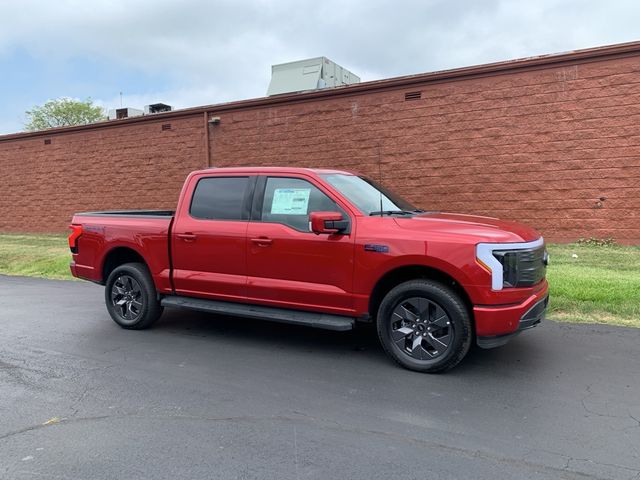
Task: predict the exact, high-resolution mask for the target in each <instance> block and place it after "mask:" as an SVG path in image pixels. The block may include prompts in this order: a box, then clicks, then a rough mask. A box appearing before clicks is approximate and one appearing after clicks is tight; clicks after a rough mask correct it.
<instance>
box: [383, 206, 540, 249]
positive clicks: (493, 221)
mask: <svg viewBox="0 0 640 480" xmlns="http://www.w3.org/2000/svg"><path fill="white" fill-rule="evenodd" d="M394 219H395V221H396V223H397V224H398V226H399V227H401V228H404V229H408V230H414V231H424V232H425V233H426V232H429V234H431V235H433V234H438V233H441V234H443V235H450V236H451V235H453V236H458V235H459V236H461V237H467V238H468V237H473V238H474V241H475V242H489V243H518V242H530V241H532V240H537V239H538V238H540V234H539V233H538V232H536V231H535V230H534V229H533V228H531V227H528V226H527V225H523V224H521V223H517V222H511V221H506V220H500V219H498V218H492V217H480V216H475V215H463V214H454V213H423V214H420V215H415V216H413V217H406V218H402V217H395V218H394Z"/></svg>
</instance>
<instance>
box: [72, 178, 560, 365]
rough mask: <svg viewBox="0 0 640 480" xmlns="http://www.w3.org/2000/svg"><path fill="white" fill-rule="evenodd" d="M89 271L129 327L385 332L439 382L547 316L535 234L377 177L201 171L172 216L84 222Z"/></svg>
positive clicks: (116, 216)
mask: <svg viewBox="0 0 640 480" xmlns="http://www.w3.org/2000/svg"><path fill="white" fill-rule="evenodd" d="M71 229H72V233H71V235H70V236H69V246H70V248H71V252H72V255H73V260H72V262H71V272H72V274H73V275H74V276H76V277H79V278H83V279H86V280H91V281H93V282H97V283H99V284H101V285H105V286H106V288H105V300H106V305H107V310H108V311H109V314H110V315H111V317H112V318H113V320H115V321H116V323H118V324H119V325H120V326H121V327H124V328H129V329H141V328H146V327H149V326H150V325H151V324H152V323H153V322H154V321H155V320H157V319H158V317H160V315H161V314H162V310H163V307H184V308H190V309H195V310H200V311H205V312H213V313H217V314H224V315H232V316H240V317H253V318H259V319H264V320H272V321H279V322H287V323H293V324H299V325H307V326H312V327H317V328H325V329H330V330H350V329H352V328H354V326H355V324H356V322H372V323H375V325H376V328H377V331H378V335H379V337H380V342H381V343H382V346H383V348H384V350H385V351H386V352H387V353H388V354H389V355H390V357H391V358H393V359H394V360H395V361H396V362H398V363H399V364H400V365H402V366H404V367H406V368H409V369H411V370H416V371H421V372H438V371H443V370H446V369H449V368H451V367H453V366H455V365H456V364H457V363H458V362H460V361H461V360H462V358H464V356H465V355H466V353H467V351H468V350H469V347H470V345H471V343H472V341H475V342H476V343H477V344H478V345H479V346H480V347H484V348H490V347H495V346H499V345H503V344H504V343H506V342H507V341H508V340H509V339H510V338H511V337H513V336H514V335H516V334H517V333H519V332H520V331H522V330H525V329H527V328H530V327H532V326H534V325H536V324H538V323H539V322H540V321H541V320H542V319H543V318H544V314H545V310H546V307H547V302H548V285H547V281H546V280H545V272H546V264H547V253H546V249H545V244H544V241H543V239H542V237H541V236H540V235H539V234H538V233H536V232H535V231H534V230H533V229H531V228H529V227H527V226H524V225H520V224H517V223H514V222H506V221H500V220H498V219H495V218H488V217H476V216H469V215H455V214H446V213H439V212H427V211H424V210H420V209H419V208H417V207H415V206H413V205H411V204H410V203H409V202H408V201H406V200H404V199H402V198H401V197H400V196H398V195H397V194H394V193H392V192H390V191H388V190H386V189H385V188H383V187H382V186H380V185H378V184H376V183H375V182H374V181H372V180H370V179H367V178H365V177H361V176H358V175H355V174H352V173H349V172H344V171H338V170H321V169H306V168H275V167H271V168H265V167H262V168H217V169H208V170H200V171H196V172H193V173H191V174H190V175H189V176H188V178H187V179H186V181H185V184H184V187H183V188H182V192H181V194H180V199H179V201H178V207H177V210H176V211H175V212H173V211H111V212H89V213H78V214H76V215H74V217H73V220H72V225H71Z"/></svg>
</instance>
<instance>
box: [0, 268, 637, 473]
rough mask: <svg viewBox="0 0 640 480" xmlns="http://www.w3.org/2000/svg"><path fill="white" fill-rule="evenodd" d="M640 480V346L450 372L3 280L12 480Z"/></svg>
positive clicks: (545, 350)
mask: <svg viewBox="0 0 640 480" xmlns="http://www.w3.org/2000/svg"><path fill="white" fill-rule="evenodd" d="M34 478H37V479H47V478H51V479H92V480H94V479H278V480H284V479H385V480H387V479H430V480H431V479H463V478H471V479H502V478H505V479H507V478H509V479H525V478H526V479H554V480H557V479H587V478H603V479H616V480H618V479H620V480H625V479H635V480H638V479H640V329H638V330H636V329H628V328H617V327H606V326H594V325H570V324H562V323H555V322H553V321H546V322H545V323H544V324H543V325H541V326H539V327H537V328H535V329H533V330H531V331H528V332H526V333H524V334H522V335H521V336H519V337H517V338H516V339H514V340H513V341H512V342H511V343H510V344H508V345H506V346H504V347H502V348H499V349H495V350H488V351H487V350H479V349H477V350H473V351H472V352H471V353H470V355H469V356H468V357H467V358H466V360H465V361H463V363H462V364H460V365H459V366H458V367H457V368H455V369H454V370H452V371H450V372H448V373H446V374H441V375H425V374H419V373H414V372H410V371H406V370H403V369H401V368H400V367H397V366H396V365H395V364H393V363H392V362H391V361H390V360H388V359H387V357H386V356H385V355H384V353H383V351H382V349H381V347H380V346H379V345H378V343H377V340H376V337H375V335H374V333H373V332H372V331H371V330H370V329H366V328H363V329H358V330H356V331H354V332H347V333H340V332H328V331H320V330H313V329H309V328H303V327H295V326H290V325H279V324H274V323H268V322H260V321H253V320H245V319H238V318H223V317H215V316H210V315H206V314H201V313H195V312H187V311H180V310H166V311H165V314H164V315H163V317H162V318H161V319H160V321H159V322H158V323H157V324H156V325H155V326H154V328H152V329H151V330H147V331H126V330H122V329H120V328H119V327H118V326H117V325H116V324H115V323H114V322H113V321H111V319H110V318H109V316H108V314H107V312H106V310H105V307H104V301H103V289H102V287H100V286H97V285H93V284H89V283H84V282H64V281H48V280H40V279H28V278H20V277H5V276H0V479H8V480H20V479H34Z"/></svg>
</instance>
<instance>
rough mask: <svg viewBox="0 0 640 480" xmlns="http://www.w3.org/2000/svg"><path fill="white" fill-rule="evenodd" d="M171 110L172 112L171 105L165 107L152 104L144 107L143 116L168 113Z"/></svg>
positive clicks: (160, 104) (161, 104) (164, 105)
mask: <svg viewBox="0 0 640 480" xmlns="http://www.w3.org/2000/svg"><path fill="white" fill-rule="evenodd" d="M171 110H173V107H172V106H171V105H167V104H166V103H152V104H150V105H145V106H144V113H145V115H149V114H152V113H163V112H170V111H171Z"/></svg>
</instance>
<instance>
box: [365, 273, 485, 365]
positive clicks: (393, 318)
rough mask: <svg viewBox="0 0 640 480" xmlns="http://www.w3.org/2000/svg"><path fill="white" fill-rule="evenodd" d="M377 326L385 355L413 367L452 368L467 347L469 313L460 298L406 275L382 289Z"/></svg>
mask: <svg viewBox="0 0 640 480" xmlns="http://www.w3.org/2000/svg"><path fill="white" fill-rule="evenodd" d="M377 327H378V336H379V338H380V342H381V343H382V346H383V348H384V350H385V351H386V352H387V354H388V355H389V356H390V357H391V358H392V359H394V360H395V361H396V362H397V363H399V364H400V365H402V366H403V367H405V368H408V369H409V370H415V371H418V372H427V373H436V372H442V371H445V370H448V369H450V368H453V367H454V366H456V365H457V364H458V363H459V362H460V361H461V360H462V359H463V358H464V356H465V355H466V354H467V352H468V351H469V347H470V346H471V338H472V330H471V318H470V316H469V311H468V310H467V307H466V305H465V303H464V301H463V300H462V299H461V298H460V296H459V295H458V294H457V293H456V292H455V291H453V290H452V289H450V288H448V287H447V286H445V285H443V284H441V283H439V282H434V281H431V280H411V281H408V282H405V283H402V284H400V285H398V286H397V287H395V288H393V289H392V290H391V291H390V292H389V293H387V295H386V296H385V297H384V299H383V300H382V303H381V304H380V308H379V309H378V317H377Z"/></svg>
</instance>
